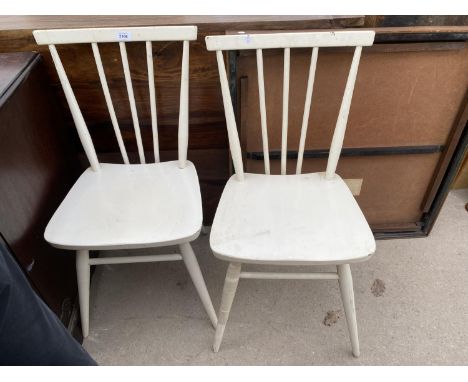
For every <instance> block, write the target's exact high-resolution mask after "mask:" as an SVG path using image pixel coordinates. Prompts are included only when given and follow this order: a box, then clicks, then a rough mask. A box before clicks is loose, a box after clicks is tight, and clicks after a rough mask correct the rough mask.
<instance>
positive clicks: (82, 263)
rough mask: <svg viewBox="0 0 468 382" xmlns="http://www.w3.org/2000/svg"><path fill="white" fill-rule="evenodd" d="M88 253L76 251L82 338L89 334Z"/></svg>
mask: <svg viewBox="0 0 468 382" xmlns="http://www.w3.org/2000/svg"><path fill="white" fill-rule="evenodd" d="M89 275H90V265H89V251H87V250H79V251H76V277H77V280H78V296H79V301H80V313H81V328H82V331H83V337H84V338H86V337H88V334H89V283H90V278H89V277H90V276H89Z"/></svg>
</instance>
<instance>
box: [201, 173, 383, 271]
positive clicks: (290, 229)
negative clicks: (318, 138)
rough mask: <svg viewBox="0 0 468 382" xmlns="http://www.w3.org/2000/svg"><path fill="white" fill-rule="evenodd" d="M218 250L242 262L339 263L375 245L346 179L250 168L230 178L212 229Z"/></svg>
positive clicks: (221, 255)
mask: <svg viewBox="0 0 468 382" xmlns="http://www.w3.org/2000/svg"><path fill="white" fill-rule="evenodd" d="M210 245H211V248H212V250H213V253H214V254H215V256H217V257H219V258H221V259H223V260H227V261H231V262H242V263H268V264H282V265H288V264H324V263H327V264H340V263H343V262H345V263H352V262H357V261H363V260H366V259H368V257H369V255H371V254H373V253H374V251H375V240H374V236H373V234H372V231H371V230H370V228H369V225H368V223H367V221H366V219H365V217H364V215H363V214H362V212H361V210H360V208H359V206H358V204H357V203H356V200H355V199H354V196H353V195H352V193H351V191H350V190H349V188H348V186H347V185H346V183H345V182H344V181H343V180H342V179H341V177H339V176H338V175H335V177H334V178H333V179H326V178H325V174H324V173H310V174H302V175H288V176H281V175H264V174H249V173H246V174H245V178H244V180H243V181H238V180H237V179H236V178H235V176H233V177H231V179H230V180H229V181H228V183H227V185H226V187H225V189H224V192H223V195H222V197H221V200H220V202H219V205H218V209H217V212H216V216H215V219H214V222H213V226H212V229H211V237H210Z"/></svg>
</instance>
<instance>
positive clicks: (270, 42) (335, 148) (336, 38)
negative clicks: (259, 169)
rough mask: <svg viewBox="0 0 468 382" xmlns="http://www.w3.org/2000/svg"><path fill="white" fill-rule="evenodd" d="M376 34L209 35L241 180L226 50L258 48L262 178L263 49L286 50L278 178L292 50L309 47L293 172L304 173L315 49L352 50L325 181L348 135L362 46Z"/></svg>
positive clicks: (266, 153) (283, 157)
mask: <svg viewBox="0 0 468 382" xmlns="http://www.w3.org/2000/svg"><path fill="white" fill-rule="evenodd" d="M374 36H375V32H374V31H339V32H300V33H272V34H238V35H223V36H207V37H206V46H207V49H208V50H209V51H216V56H217V59H218V69H219V76H220V81H221V90H222V93H223V102H224V110H225V113H226V124H227V129H228V136H229V146H230V149H231V155H232V159H233V162H234V169H235V172H236V175H237V178H238V179H239V180H242V179H243V178H244V172H243V163H242V154H241V147H240V142H239V135H238V130H237V125H236V121H235V118H234V112H233V107H232V100H231V96H230V93H229V83H228V79H227V75H226V68H225V66H224V60H223V53H222V52H223V51H224V50H249V49H250V50H252V49H255V50H256V54H257V72H258V91H259V101H260V102H259V104H260V121H261V131H262V144H263V155H264V162H265V174H270V155H269V149H268V129H267V116H266V106H265V105H266V103H265V85H264V76H263V49H278V48H280V49H284V72H283V109H282V128H281V175H286V164H287V162H286V160H287V152H288V143H287V142H288V109H289V73H290V49H291V48H312V56H311V60H310V69H309V76H308V81H307V91H306V97H305V104H304V114H303V118H302V126H301V134H300V139H299V150H298V157H297V165H296V174H300V173H301V171H302V163H303V159H304V146H305V141H306V136H307V129H308V125H309V114H310V107H311V103H312V94H313V89H314V80H315V71H316V68H317V57H318V50H319V48H321V47H355V50H354V56H353V60H352V63H351V68H350V70H349V75H348V80H347V82H346V87H345V91H344V95H343V99H342V102H341V107H340V112H339V114H338V119H337V122H336V126H335V131H334V133H333V139H332V143H331V146H330V153H329V156H328V162H327V169H326V177H327V179H330V178H333V177H334V175H335V171H336V167H337V164H338V159H339V158H340V154H341V149H342V147H343V140H344V136H345V132H346V124H347V121H348V114H349V109H350V106H351V99H352V96H353V90H354V85H355V82H356V76H357V71H358V66H359V60H360V57H361V51H362V47H363V46H370V45H372V44H373V43H374Z"/></svg>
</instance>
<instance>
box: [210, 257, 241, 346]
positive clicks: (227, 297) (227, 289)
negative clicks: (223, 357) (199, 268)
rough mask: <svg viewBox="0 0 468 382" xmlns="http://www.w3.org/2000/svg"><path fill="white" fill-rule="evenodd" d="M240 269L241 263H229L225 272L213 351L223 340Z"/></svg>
mask: <svg viewBox="0 0 468 382" xmlns="http://www.w3.org/2000/svg"><path fill="white" fill-rule="evenodd" d="M240 271H241V263H230V264H229V267H228V270H227V273H226V280H225V282H224V288H223V297H222V298H221V306H220V308H219V319H218V326H217V327H216V333H215V338H214V343H213V350H214V351H215V353H217V352H218V351H219V347H220V346H221V341H222V340H223V335H224V329H225V328H226V322H227V320H228V318H229V312H230V311H231V306H232V302H233V301H234V296H235V295H236V290H237V285H238V284H239V277H240Z"/></svg>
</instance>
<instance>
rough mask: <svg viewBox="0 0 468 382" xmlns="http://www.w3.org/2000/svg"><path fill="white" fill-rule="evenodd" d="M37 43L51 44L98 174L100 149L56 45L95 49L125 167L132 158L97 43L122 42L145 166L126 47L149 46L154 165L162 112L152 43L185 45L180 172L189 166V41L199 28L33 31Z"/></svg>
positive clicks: (158, 27)
mask: <svg viewBox="0 0 468 382" xmlns="http://www.w3.org/2000/svg"><path fill="white" fill-rule="evenodd" d="M33 34H34V38H35V39H36V42H37V44H39V45H48V46H49V50H50V53H51V55H52V60H53V62H54V65H55V67H56V69H57V73H58V76H59V79H60V83H61V85H62V88H63V91H64V93H65V97H66V99H67V102H68V105H69V107H70V111H71V114H72V117H73V121H74V123H75V126H76V129H77V131H78V135H79V137H80V140H81V143H82V145H83V148H84V151H85V153H86V156H87V158H88V160H89V163H90V165H91V168H92V169H93V170H94V171H99V168H100V167H99V161H98V158H97V154H96V150H95V148H94V145H93V142H92V139H91V136H90V134H89V130H88V127H87V126H86V122H85V121H84V118H83V115H82V113H81V110H80V107H79V105H78V102H77V100H76V97H75V94H74V93H73V89H72V87H71V85H70V81H69V80H68V77H67V74H66V72H65V69H64V67H63V64H62V62H61V60H60V56H59V54H58V52H57V48H56V45H59V44H83V43H89V44H91V47H92V50H93V55H94V59H95V62H96V67H97V71H98V75H99V80H100V82H101V86H102V90H103V93H104V98H105V101H106V105H107V109H108V111H109V116H110V119H111V123H112V127H113V129H114V133H115V136H116V139H117V143H118V145H119V149H120V153H121V155H122V159H123V162H124V163H125V164H129V163H130V162H129V159H128V154H127V151H126V148H125V144H124V141H123V139H122V134H121V131H120V127H119V123H118V120H117V116H116V114H115V109H114V105H113V102H112V98H111V95H110V92H109V86H108V84H107V79H106V75H105V71H104V67H103V64H102V60H101V55H100V52H99V46H98V43H119V48H120V56H121V60H122V69H123V72H124V77H125V84H126V87H127V94H128V100H129V104H130V111H131V116H132V121H133V127H134V130H135V138H136V142H137V148H138V156H139V159H140V163H146V159H145V151H144V146H143V141H142V137H141V130H140V124H139V120H138V112H137V108H136V102H135V96H134V92H133V85H132V78H131V72H130V66H129V63H128V57H127V49H126V43H127V42H133V41H144V42H146V61H147V66H148V87H149V94H150V110H151V130H152V136H153V147H154V158H155V162H159V161H160V155H159V139H158V125H157V113H156V111H157V109H156V88H155V81H154V62H153V50H152V42H153V41H181V42H182V43H183V53H182V68H181V87H180V108H179V126H178V136H179V138H178V143H179V151H178V154H179V167H181V168H184V167H185V166H186V161H187V149H188V89H189V87H188V85H189V41H193V40H196V38H197V27H196V26H156V27H131V28H125V27H118V28H84V29H51V30H36V31H34V32H33Z"/></svg>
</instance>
